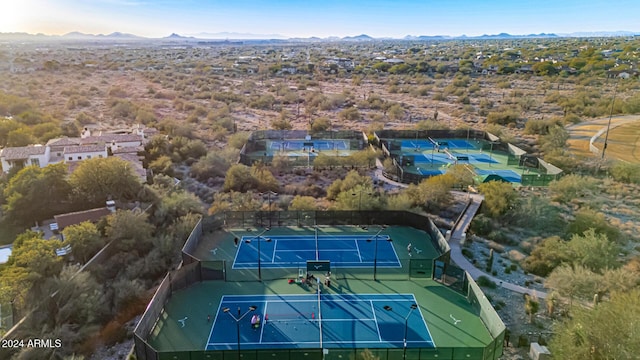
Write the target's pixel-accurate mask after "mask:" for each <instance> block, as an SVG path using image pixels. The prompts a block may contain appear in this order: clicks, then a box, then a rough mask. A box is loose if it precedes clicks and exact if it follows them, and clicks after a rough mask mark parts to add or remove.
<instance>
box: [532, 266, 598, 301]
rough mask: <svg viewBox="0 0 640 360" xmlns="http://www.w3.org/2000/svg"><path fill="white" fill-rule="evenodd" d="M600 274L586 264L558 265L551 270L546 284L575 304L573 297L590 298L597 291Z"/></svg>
mask: <svg viewBox="0 0 640 360" xmlns="http://www.w3.org/2000/svg"><path fill="white" fill-rule="evenodd" d="M599 280H600V275H598V274H596V273H594V272H593V271H591V270H589V269H588V268H585V267H584V266H573V267H572V266H570V265H567V264H564V265H561V266H558V267H557V268H555V269H554V270H553V272H551V274H550V275H549V277H548V278H547V280H546V281H545V284H544V286H545V287H547V288H551V289H554V290H556V291H557V292H558V294H560V295H561V296H563V297H567V298H569V299H570V300H571V304H573V299H575V298H578V299H582V300H585V299H590V298H591V297H593V294H594V293H595V292H594V291H595V289H596V288H597V285H598V281H599Z"/></svg>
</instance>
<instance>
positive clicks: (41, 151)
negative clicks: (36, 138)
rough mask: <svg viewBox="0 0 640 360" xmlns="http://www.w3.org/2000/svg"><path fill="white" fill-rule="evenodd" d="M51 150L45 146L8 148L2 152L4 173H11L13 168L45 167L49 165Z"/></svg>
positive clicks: (0, 152)
mask: <svg viewBox="0 0 640 360" xmlns="http://www.w3.org/2000/svg"><path fill="white" fill-rule="evenodd" d="M49 157H50V148H49V147H48V146H43V145H29V146H20V147H8V148H4V149H2V150H0V164H2V171H4V172H5V173H7V172H9V170H11V169H12V168H13V167H15V166H17V167H20V168H22V167H25V166H30V165H35V166H39V167H41V168H42V167H45V166H47V165H49Z"/></svg>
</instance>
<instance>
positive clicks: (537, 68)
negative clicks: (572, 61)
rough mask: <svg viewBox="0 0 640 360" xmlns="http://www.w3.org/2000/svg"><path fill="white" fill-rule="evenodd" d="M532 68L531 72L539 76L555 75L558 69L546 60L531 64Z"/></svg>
mask: <svg viewBox="0 0 640 360" xmlns="http://www.w3.org/2000/svg"><path fill="white" fill-rule="evenodd" d="M532 69H533V72H534V73H535V74H536V75H539V76H547V75H555V74H557V73H558V70H557V69H556V67H555V65H553V63H551V62H548V61H544V62H537V63H535V64H533V67H532Z"/></svg>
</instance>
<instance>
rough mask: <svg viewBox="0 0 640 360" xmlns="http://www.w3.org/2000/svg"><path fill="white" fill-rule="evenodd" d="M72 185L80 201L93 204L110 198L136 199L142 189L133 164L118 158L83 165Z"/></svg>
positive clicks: (101, 202) (88, 161)
mask: <svg viewBox="0 0 640 360" xmlns="http://www.w3.org/2000/svg"><path fill="white" fill-rule="evenodd" d="M69 182H70V183H71V185H72V186H73V188H74V192H75V195H76V197H77V198H78V199H82V200H84V201H86V202H88V203H90V204H93V205H99V204H104V202H105V201H106V200H108V199H115V200H119V199H126V200H131V199H134V198H135V197H136V195H137V194H138V192H139V191H140V188H141V186H142V184H141V182H140V180H139V178H138V177H137V176H136V174H135V173H134V171H133V167H132V166H131V164H129V163H128V162H127V161H125V160H122V159H120V158H118V157H108V158H104V159H99V158H96V159H88V160H85V161H83V162H81V163H80V165H79V166H78V168H77V169H76V170H75V171H74V172H73V173H72V174H71V176H70V177H69Z"/></svg>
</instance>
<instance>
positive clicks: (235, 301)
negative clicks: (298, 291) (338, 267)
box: [230, 295, 410, 321]
mask: <svg viewBox="0 0 640 360" xmlns="http://www.w3.org/2000/svg"><path fill="white" fill-rule="evenodd" d="M234 296H235V295H234ZM248 296H251V295H248ZM253 296H255V295H253ZM256 301H271V302H282V303H293V302H296V303H298V302H316V303H317V302H318V299H317V298H316V299H315V300H297V299H292V300H233V301H230V302H233V303H243V304H244V303H251V302H256ZM323 301H332V302H371V301H375V302H383V301H385V302H389V301H406V302H408V301H410V300H407V299H399V300H396V299H370V300H367V299H364V300H361V299H331V300H323ZM327 320H328V319H322V321H327ZM338 320H347V319H338ZM364 320H370V319H364Z"/></svg>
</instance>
